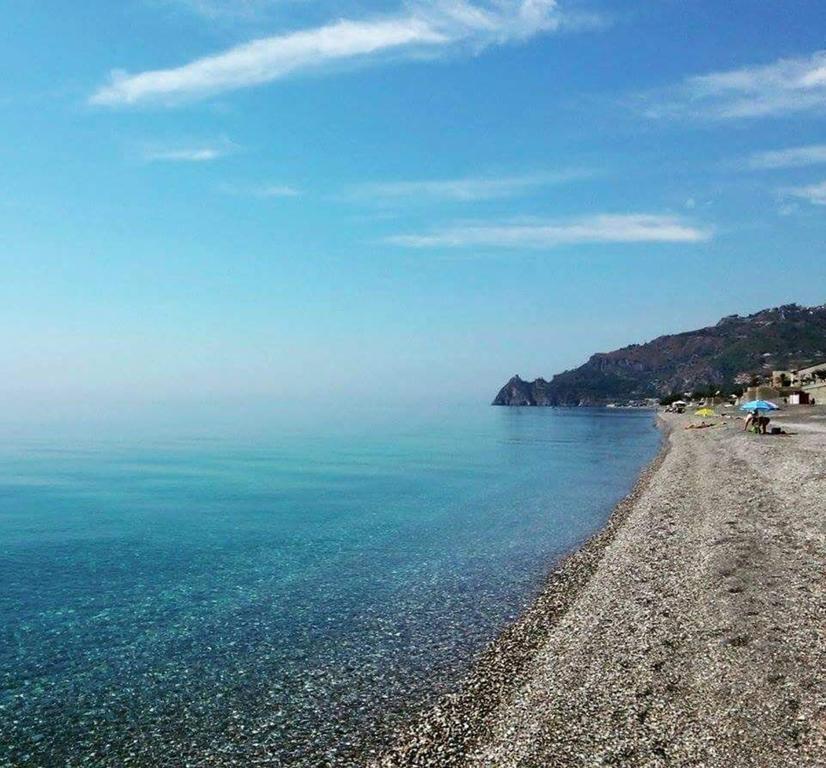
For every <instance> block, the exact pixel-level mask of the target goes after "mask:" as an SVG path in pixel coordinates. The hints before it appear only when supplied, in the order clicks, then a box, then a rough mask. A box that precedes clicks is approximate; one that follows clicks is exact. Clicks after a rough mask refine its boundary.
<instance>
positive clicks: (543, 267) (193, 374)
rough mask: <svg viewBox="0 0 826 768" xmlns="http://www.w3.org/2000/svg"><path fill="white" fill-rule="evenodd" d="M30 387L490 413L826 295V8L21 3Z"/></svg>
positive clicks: (15, 393)
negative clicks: (709, 330)
mask: <svg viewBox="0 0 826 768" xmlns="http://www.w3.org/2000/svg"><path fill="white" fill-rule="evenodd" d="M0 12H2V14H3V19H4V23H3V30H4V34H3V37H4V39H3V43H2V45H0V68H2V71H3V73H4V77H3V79H2V82H1V83H0V125H2V131H0V343H1V344H2V348H3V356H2V362H0V374H2V377H1V378H0V395H2V396H3V398H4V401H5V402H7V403H11V404H13V405H12V408H13V409H14V408H23V409H25V408H26V407H29V406H31V405H34V406H35V407H36V406H37V404H39V403H42V402H51V403H55V402H58V403H59V402H65V403H67V404H71V403H76V402H86V403H88V402H101V403H104V402H139V401H163V402H175V401H183V400H187V399H191V400H203V401H211V402H221V401H224V400H226V401H232V400H235V401H237V400H243V399H244V398H259V399H262V400H263V401H265V402H266V401H267V400H268V399H274V400H279V401H283V400H284V399H289V400H296V401H299V400H304V399H310V400H312V399H321V400H327V401H335V400H337V399H341V398H343V397H371V398H376V399H378V400H380V401H382V402H390V401H393V400H396V399H398V400H400V401H404V402H410V401H416V400H426V399H432V398H434V397H435V398H438V399H444V400H448V401H449V400H454V399H460V398H465V399H471V400H479V401H480V402H484V401H487V400H489V399H490V398H491V397H492V396H493V394H495V392H496V390H497V389H498V387H499V386H500V385H501V384H502V383H503V382H504V381H505V380H506V379H507V378H508V377H509V376H511V375H512V374H513V373H515V372H519V373H521V374H522V375H523V376H525V377H530V378H533V377H535V376H539V375H544V376H546V377H549V376H550V375H551V374H553V373H554V372H557V371H559V370H561V369H563V368H566V367H571V366H574V365H577V364H579V363H580V362H582V361H583V360H584V359H585V358H587V356H588V355H590V354H591V353H592V352H595V351H604V350H608V349H612V348H615V347H617V346H621V345H624V344H626V343H630V342H635V341H645V340H648V339H650V338H653V337H654V336H656V335H659V334H661V333H665V332H671V331H677V330H681V329H689V328H693V327H697V326H700V325H704V324H708V323H712V322H714V321H716V320H717V319H718V318H719V317H720V316H722V315H725V314H730V313H733V312H740V313H745V312H750V311H754V310H757V309H760V308H762V307H764V306H774V305H777V304H780V303H786V302H791V301H798V302H801V303H808V304H815V303H822V302H823V301H825V300H826V290H824V289H825V288H826V259H824V258H823V253H824V245H825V244H826V243H824V233H826V229H825V228H824V215H826V132H824V130H823V129H824V125H826V52H824V51H823V50H821V49H822V48H823V47H824V42H823V41H824V32H826V6H824V4H823V3H820V2H784V3H754V2H745V1H743V2H740V1H738V0H731V1H730V2H726V3H719V2H700V1H697V2H691V1H690V0H689V1H686V0H680V1H678V0H673V1H671V0H659V1H658V2H645V3H642V2H641V3H637V4H634V3H628V2H611V1H609V0H594V2H585V1H584V0H583V1H582V2H579V1H577V0H558V2H553V0H524V1H523V2H519V0H499V2H495V3H494V2H487V3H481V2H480V3H475V4H474V3H469V2H467V3H466V2H462V0H445V1H444V2H413V3H406V4H405V3H402V4H390V3H378V2H362V3H356V2H351V0H337V2H334V3H323V4H322V3H316V2H314V1H313V0H235V1H234V2H231V1H230V0H122V2H118V3H111V2H105V1H104V0H86V2H83V3H80V4H78V3H69V2H66V0H63V1H62V2H51V1H49V0H40V2H38V3H30V2H27V0H4V2H2V3H0Z"/></svg>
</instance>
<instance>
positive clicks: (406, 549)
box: [0, 408, 659, 766]
mask: <svg viewBox="0 0 826 768" xmlns="http://www.w3.org/2000/svg"><path fill="white" fill-rule="evenodd" d="M311 422H312V423H311ZM160 434H161V433H152V431H151V430H146V431H145V434H143V435H142V436H139V435H138V434H137V433H134V434H130V435H126V434H121V435H119V436H118V437H117V438H113V437H111V436H107V437H104V436H100V437H90V436H84V437H78V436H77V435H74V436H68V435H67V436H64V437H59V436H58V435H57V434H48V433H44V434H40V435H31V434H29V435H25V436H23V435H21V434H20V433H14V435H12V434H11V433H7V434H5V435H3V434H2V433H0V724H2V726H1V727H0V734H1V735H0V766H7V765H13V766H24V765H26V766H28V765H32V766H34V765H37V766H77V765H94V766H122V765H137V766H183V765H192V766H197V765H210V766H215V765H218V766H223V765H251V764H255V765H273V766H280V765H289V766H304V765H307V766H310V765H312V766H318V765H348V764H350V761H351V760H352V759H353V758H354V756H356V755H358V754H359V752H360V751H361V750H363V749H365V747H366V746H369V745H370V744H371V743H375V742H380V741H382V740H383V739H386V738H387V736H388V734H392V731H393V729H394V728H395V727H397V726H398V724H399V723H401V722H404V721H405V720H406V719H408V718H409V717H410V716H411V713H413V712H415V711H416V709H417V708H420V707H422V706H424V705H425V704H426V703H428V702H430V701H432V700H433V698H434V697H436V696H438V694H439V693H440V692H443V691H445V690H447V689H450V688H451V687H452V686H453V685H455V683H456V681H457V680H458V679H459V677H460V676H461V675H462V674H463V673H464V672H465V671H466V670H467V668H468V666H469V664H470V663H471V662H472V659H473V656H474V654H475V653H477V652H478V651H479V650H480V649H481V648H483V647H484V645H485V644H486V643H487V642H489V641H490V640H491V639H492V638H493V637H495V635H496V634H497V632H498V631H499V630H500V629H501V628H502V627H503V625H505V624H506V623H507V622H508V621H509V620H511V619H512V618H513V617H514V616H516V615H517V614H518V613H519V612H520V611H521V610H522V609H523V608H524V607H525V606H526V604H527V603H528V602H529V601H530V600H531V598H532V597H533V596H534V595H535V594H536V590H537V589H538V588H539V587H540V586H541V584H542V582H543V580H544V578H545V576H546V574H547V573H548V571H549V569H550V568H551V567H552V566H553V564H554V562H555V561H556V560H557V559H558V558H559V557H560V556H561V555H562V554H564V553H565V552H566V551H568V550H570V549H571V548H572V547H574V546H576V544H577V543H579V542H581V541H582V540H583V539H585V538H587V536H589V535H590V534H591V533H593V532H594V531H595V530H596V529H597V528H599V526H600V525H601V524H602V523H603V521H604V520H605V518H606V517H607V515H608V514H609V513H610V510H611V508H612V506H613V505H614V503H615V502H616V501H617V500H618V499H619V498H621V497H622V496H623V495H624V494H625V493H627V491H628V490H629V489H630V488H631V486H632V484H633V482H634V478H635V476H636V474H637V472H638V471H639V469H640V468H641V467H642V466H643V464H644V463H646V462H647V461H648V460H650V459H651V458H652V457H653V455H654V453H655V452H656V449H657V446H658V443H659V436H658V433H657V431H656V430H655V428H654V423H653V419H652V417H651V414H650V413H646V412H622V411H609V410H593V411H589V410H551V409H524V408H523V409H508V408H478V409H473V408H465V409H457V410H455V411H450V412H447V411H446V412H442V413H432V414H429V415H427V414H418V415H417V414H412V413H405V414H397V415H395V416H388V415H387V414H386V413H385V414H383V415H382V416H381V418H369V417H366V416H365V417H358V418H353V419H351V420H349V421H347V422H346V423H344V422H341V421H337V422H335V423H332V422H331V423H330V424H328V425H326V426H325V424H324V421H323V419H315V420H309V419H308V425H307V426H305V427H296V426H295V425H293V426H291V427H289V428H287V427H279V426H278V424H277V423H272V424H261V425H259V427H258V428H257V429H255V430H249V431H248V432H247V434H240V433H239V434H234V435H233V434H231V433H229V432H226V431H225V430H216V431H215V432H214V433H210V431H209V430H208V429H204V428H201V429H199V430H198V432H197V434H194V433H192V434H190V432H187V431H186V430H183V429H181V430H180V432H179V433H176V432H175V430H174V429H167V430H165V431H164V435H165V436H164V437H161V436H160ZM187 435H190V436H187Z"/></svg>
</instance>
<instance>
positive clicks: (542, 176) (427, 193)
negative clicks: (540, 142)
mask: <svg viewBox="0 0 826 768" xmlns="http://www.w3.org/2000/svg"><path fill="white" fill-rule="evenodd" d="M590 175H591V173H590V172H589V171H586V170H570V171H560V172H558V173H538V174H528V175H523V176H501V177H474V176H468V177H464V178H456V179H422V180H416V181H387V182H371V183H367V184H358V185H355V186H353V187H351V188H350V189H349V190H348V196H349V197H351V198H355V199H359V200H360V199H369V200H374V201H377V202H387V201H399V200H405V201H411V202H430V201H434V200H435V201H452V202H473V201H478V200H495V199H501V198H508V197H517V196H519V195H523V194H526V193H528V192H530V191H531V190H533V189H537V188H540V187H545V186H550V185H553V184H562V183H565V182H568V181H574V180H576V179H581V178H586V177H588V176H590Z"/></svg>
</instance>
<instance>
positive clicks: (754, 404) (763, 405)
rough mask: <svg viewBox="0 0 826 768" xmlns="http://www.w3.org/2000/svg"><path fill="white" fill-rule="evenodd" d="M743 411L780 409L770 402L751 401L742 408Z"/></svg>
mask: <svg viewBox="0 0 826 768" xmlns="http://www.w3.org/2000/svg"><path fill="white" fill-rule="evenodd" d="M740 410H741V411H776V410H778V407H777V406H776V405H775V404H774V403H772V402H770V401H769V400H750V401H749V402H747V403H743V404H742V405H741V406H740Z"/></svg>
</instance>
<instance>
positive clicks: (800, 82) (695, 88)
mask: <svg viewBox="0 0 826 768" xmlns="http://www.w3.org/2000/svg"><path fill="white" fill-rule="evenodd" d="M645 101H646V102H647V106H646V108H645V109H644V112H645V114H647V115H648V116H649V117H654V118H685V117H694V118H705V119H712V120H734V119H745V118H758V117H776V116H781V115H787V114H799V113H803V112H822V111H824V109H826V51H816V52H815V53H813V54H811V55H809V56H801V57H798V58H788V59H778V60H777V61H775V62H773V63H771V64H764V65H760V66H752V67H743V68H741V69H732V70H728V71H724V72H712V73H709V74H706V75H697V76H694V77H689V78H687V79H686V80H684V81H683V82H682V83H681V84H680V85H678V86H677V87H676V88H673V89H671V90H670V91H665V92H659V93H653V94H648V95H647V96H646V97H645ZM652 102H654V103H652Z"/></svg>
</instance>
